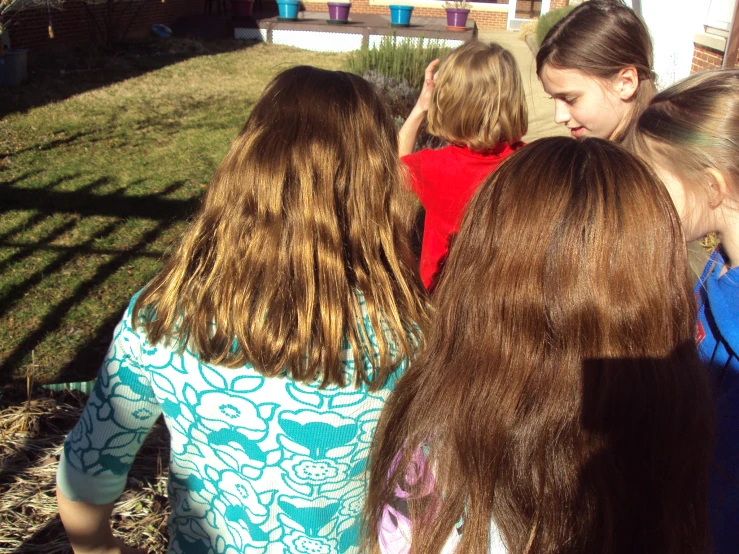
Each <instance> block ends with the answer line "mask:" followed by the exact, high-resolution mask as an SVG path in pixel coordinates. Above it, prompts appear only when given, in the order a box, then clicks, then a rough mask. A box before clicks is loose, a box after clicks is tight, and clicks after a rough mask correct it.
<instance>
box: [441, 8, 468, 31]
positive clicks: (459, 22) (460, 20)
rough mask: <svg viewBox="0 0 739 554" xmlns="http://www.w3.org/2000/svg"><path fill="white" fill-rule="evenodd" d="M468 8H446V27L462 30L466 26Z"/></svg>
mask: <svg viewBox="0 0 739 554" xmlns="http://www.w3.org/2000/svg"><path fill="white" fill-rule="evenodd" d="M469 14H470V10H464V9H460V8H447V9H446V28H447V29H449V30H454V31H463V30H464V29H465V28H466V27H467V16H468V15H469Z"/></svg>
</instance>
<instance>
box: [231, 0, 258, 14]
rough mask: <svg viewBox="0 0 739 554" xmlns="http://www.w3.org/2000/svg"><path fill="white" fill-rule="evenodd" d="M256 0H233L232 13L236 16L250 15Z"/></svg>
mask: <svg viewBox="0 0 739 554" xmlns="http://www.w3.org/2000/svg"><path fill="white" fill-rule="evenodd" d="M253 7H254V0H231V14H232V15H233V16H234V17H249V16H251V10H252V8H253Z"/></svg>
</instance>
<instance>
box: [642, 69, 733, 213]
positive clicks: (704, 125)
mask: <svg viewBox="0 0 739 554" xmlns="http://www.w3.org/2000/svg"><path fill="white" fill-rule="evenodd" d="M634 149H635V150H636V151H637V153H639V154H640V155H641V156H642V157H644V158H646V159H648V160H650V161H652V162H655V163H657V164H658V165H659V166H660V167H663V168H665V169H667V170H668V171H670V172H671V173H672V174H673V175H676V176H678V177H679V178H680V181H681V182H682V183H684V184H685V185H686V186H687V187H690V188H689V190H690V191H692V192H693V193H694V192H695V191H696V190H697V189H698V187H700V184H699V183H701V182H702V181H703V180H705V178H706V176H705V174H706V170H707V169H711V168H713V169H717V170H719V171H721V173H722V174H723V175H724V178H725V179H726V182H727V183H729V185H730V186H731V187H732V189H731V190H732V193H733V194H732V196H733V199H734V200H735V201H736V200H739V69H719V70H715V71H704V72H701V73H695V74H693V75H691V76H690V77H687V78H685V79H683V80H682V81H680V82H678V83H675V84H674V85H672V86H671V87H669V88H667V89H665V90H663V91H662V92H660V93H659V94H657V96H655V97H654V98H653V99H652V102H651V104H650V105H649V107H648V108H647V109H646V110H645V111H644V113H642V114H641V116H640V117H639V121H638V123H637V126H636V133H635V135H634Z"/></svg>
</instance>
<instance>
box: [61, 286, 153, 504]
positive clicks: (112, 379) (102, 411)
mask: <svg viewBox="0 0 739 554" xmlns="http://www.w3.org/2000/svg"><path fill="white" fill-rule="evenodd" d="M134 302H135V297H134V299H133V300H132V301H131V303H130V304H129V307H128V310H126V314H125V315H124V316H123V319H122V320H121V321H120V323H119V324H118V326H117V327H116V329H115V332H114V335H113V342H112V343H111V345H110V348H109V349H108V352H107V354H106V356H105V360H104V362H103V364H102V366H101V368H100V370H99V372H98V378H97V382H96V383H95V388H94V389H93V391H92V394H91V395H90V398H89V399H88V401H87V405H86V406H85V409H84V411H83V413H82V417H81V418H80V421H79V422H78V423H77V425H76V426H75V428H74V429H73V430H72V432H71V433H70V434H69V436H68V437H67V439H66V440H65V442H64V451H63V453H62V456H61V459H60V462H59V470H58V472H57V484H58V486H59V488H60V489H61V491H62V492H63V493H64V495H65V496H66V497H67V498H69V499H70V500H74V501H83V502H87V503H90V504H108V503H110V502H113V501H115V500H116V499H117V498H118V497H119V496H120V495H121V493H122V492H123V489H124V488H125V485H126V478H127V476H128V471H129V469H130V468H131V465H132V463H133V460H134V458H135V457H136V453H137V452H138V451H139V448H140V447H141V444H142V443H143V442H144V439H145V438H146V435H147V434H148V433H149V431H150V430H151V428H152V427H153V425H154V423H155V422H156V420H157V418H158V417H159V415H160V414H161V407H160V405H159V403H158V401H157V399H156V397H155V396H154V392H153V390H152V387H151V384H150V382H149V372H148V370H147V368H146V367H145V366H142V364H141V352H142V348H143V343H144V340H143V338H142V337H141V336H140V335H139V334H138V333H137V332H136V331H135V330H134V329H133V328H132V327H131V311H132V307H133V303H134Z"/></svg>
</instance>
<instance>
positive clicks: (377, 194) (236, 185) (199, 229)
mask: <svg viewBox="0 0 739 554" xmlns="http://www.w3.org/2000/svg"><path fill="white" fill-rule="evenodd" d="M397 149H398V146H397V133H396V130H395V126H394V124H393V121H392V119H391V118H390V116H389V115H388V113H387V111H386V110H385V108H384V107H383V105H382V102H381V101H380V99H379V98H378V96H377V95H376V94H375V92H374V90H373V89H372V87H371V85H369V83H367V82H366V81H365V80H363V79H362V78H360V77H357V76H355V75H352V74H349V73H343V72H335V71H325V70H321V69H316V68H313V67H306V66H301V67H295V68H292V69H289V70H287V71H284V72H283V73H281V74H279V75H278V76H277V77H276V78H275V79H274V80H273V81H272V82H271V83H270V84H269V85H268V86H267V88H266V90H265V91H264V93H263V94H262V96H261V98H260V99H259V101H258V102H257V104H256V106H255V107H254V110H253V111H252V113H251V115H250V116H249V119H248V121H247V122H246V125H245V126H244V128H243V130H242V131H241V132H240V133H239V135H238V137H236V139H235V140H234V142H233V144H232V145H231V148H230V150H229V152H228V154H227V155H226V157H225V159H224V160H223V162H222V163H221V165H220V167H219V168H218V169H217V170H216V172H215V175H214V176H213V178H212V180H211V182H210V185H209V187H208V189H207V191H206V193H205V197H204V198H203V201H202V205H201V207H200V210H199V212H198V213H197V215H196V216H195V218H194V221H193V222H192V223H191V225H190V226H189V228H188V229H187V231H186V232H185V235H184V237H183V239H182V242H181V244H180V245H179V247H178V248H177V250H176V251H175V252H174V254H173V255H172V256H171V258H170V259H169V260H168V261H167V263H166V265H165V267H164V269H163V270H162V271H161V272H160V273H159V274H158V275H157V276H156V277H155V278H154V279H153V280H152V281H151V282H150V283H149V284H148V285H147V287H146V289H145V290H144V292H143V293H142V294H141V296H140V297H139V298H138V300H137V302H136V304H135V307H134V313H133V319H134V322H137V321H139V317H140V316H143V317H144V319H145V322H144V324H143V326H144V329H145V330H146V333H147V335H148V338H149V340H150V341H151V342H153V343H158V342H160V341H163V340H167V341H171V340H173V341H175V342H176V345H177V347H178V348H180V349H182V348H185V347H186V346H187V347H188V348H191V349H192V350H193V351H194V352H196V353H197V354H198V355H199V356H200V358H201V359H202V360H204V361H205V362H208V363H214V364H220V365H223V366H226V367H234V368H235V367H239V366H242V365H244V364H247V363H248V364H252V365H253V366H254V367H255V369H257V370H258V371H260V372H261V373H263V374H264V375H266V376H275V375H278V374H280V373H281V372H283V371H285V370H287V372H288V373H289V375H291V376H292V377H293V378H294V379H296V380H301V381H310V380H313V379H315V378H319V377H320V378H321V379H322V383H323V384H329V383H330V384H339V385H345V384H346V383H344V363H343V360H342V358H341V356H342V352H343V349H344V348H345V346H344V345H345V341H348V343H349V345H350V346H351V349H352V351H353V353H354V359H355V360H357V361H359V360H362V359H364V360H365V363H369V364H370V365H371V366H372V373H373V374H372V375H368V374H367V372H366V371H365V369H364V367H365V363H357V364H356V384H357V385H359V384H360V382H368V383H369V384H370V386H371V387H373V388H377V387H380V386H382V385H383V384H384V382H385V380H386V378H387V376H388V375H389V374H390V373H391V372H392V371H393V370H394V369H395V368H396V367H397V366H398V365H399V364H400V363H401V361H402V360H403V359H404V358H405V359H411V358H412V357H413V355H414V352H415V350H416V349H417V347H418V345H419V344H420V342H421V340H422V330H423V328H424V327H425V324H426V320H427V315H426V301H425V298H424V293H423V292H422V291H423V285H422V284H421V281H420V279H419V277H418V275H417V271H416V270H415V269H414V264H413V261H412V260H413V258H412V255H411V253H410V251H409V248H408V245H407V239H406V237H407V229H408V224H409V219H408V216H407V213H410V211H409V210H407V209H406V207H405V198H406V195H407V194H409V193H407V191H405V188H404V186H403V184H402V178H401V175H402V174H401V169H400V162H399V160H398V156H397ZM365 319H366V321H365ZM371 343H372V347H370V345H371Z"/></svg>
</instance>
